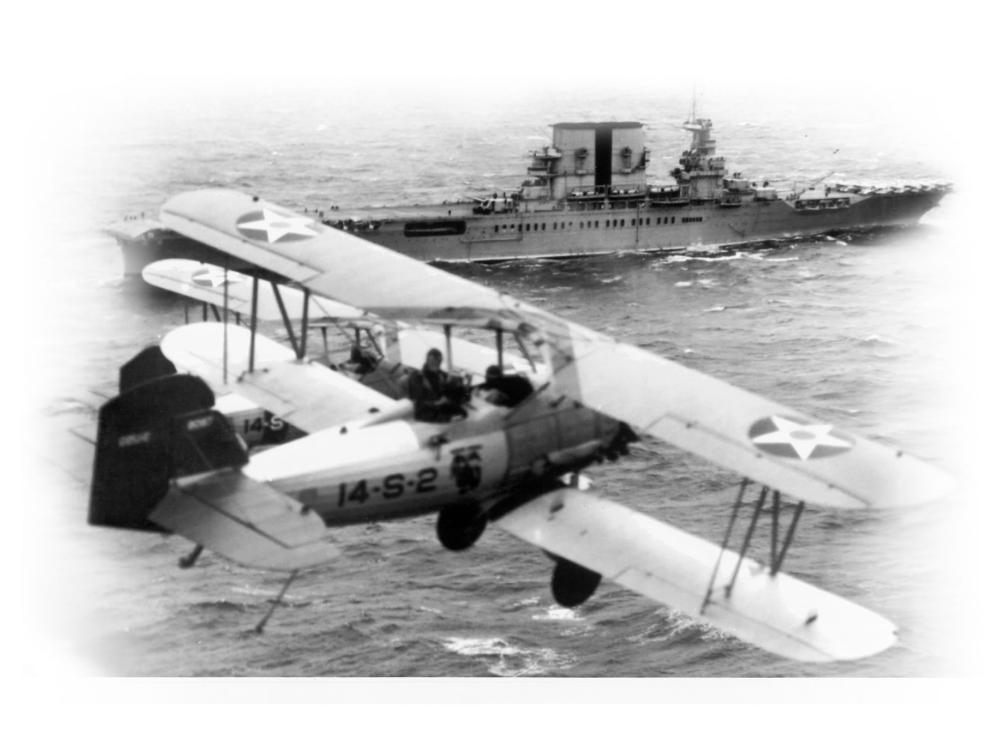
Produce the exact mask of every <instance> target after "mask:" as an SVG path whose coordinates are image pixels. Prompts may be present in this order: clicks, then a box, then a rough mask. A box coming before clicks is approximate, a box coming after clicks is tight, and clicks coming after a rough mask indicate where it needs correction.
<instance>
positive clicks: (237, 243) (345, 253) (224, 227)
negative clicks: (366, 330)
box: [160, 189, 518, 319]
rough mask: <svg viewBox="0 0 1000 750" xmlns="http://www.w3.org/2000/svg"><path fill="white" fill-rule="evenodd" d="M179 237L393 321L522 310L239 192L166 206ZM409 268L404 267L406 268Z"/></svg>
mask: <svg viewBox="0 0 1000 750" xmlns="http://www.w3.org/2000/svg"><path fill="white" fill-rule="evenodd" d="M160 217H161V220H162V221H163V223H164V224H166V225H167V226H168V227H170V228H171V229H173V230H174V231H176V232H178V233H180V234H183V235H185V236H188V237H191V238H192V239H195V240H198V241H199V242H203V243H205V244H206V245H210V246H212V247H215V248H218V249H219V250H222V251H223V252H225V253H228V254H230V255H233V256H234V257H237V258H240V259H242V260H245V261H247V262H249V263H252V264H254V265H256V266H260V267H261V268H266V269H268V270H270V271H273V272H275V273H277V274H280V275H281V276H284V277H286V278H289V279H291V280H292V281H295V282H298V283H300V284H302V285H303V286H305V287H308V288H309V289H311V290H312V291H314V292H316V293H318V294H321V295H323V296H324V297H329V298H330V299H335V300H339V301H341V302H345V303H347V304H355V302H354V301H353V300H358V301H360V302H362V303H363V304H362V305H361V306H362V307H363V308H364V309H365V310H368V311H370V312H373V313H375V314H376V315H381V316H383V317H388V318H392V319H399V318H404V319H405V318H420V317H424V316H426V315H432V314H433V313H437V312H440V311H441V310H444V309H447V308H470V309H482V310H488V311H494V312H498V313H499V312H502V311H505V310H507V309H508V308H510V307H512V306H515V307H516V305H517V304H518V303H517V301H516V300H511V299H510V298H507V297H505V296H504V295H501V294H499V293H497V292H494V291H491V290H489V289H486V288H485V287H482V286H480V285H479V284H476V283H474V282H472V281H467V280H465V279H460V278H458V277H457V276H454V275H453V274H450V273H447V272H446V271H442V270H440V269H437V268H434V267H432V266H428V265H426V264H424V263H420V262H419V261H415V260H411V259H409V258H405V257H404V256H402V255H400V254H399V253H396V252H394V251H392V250H388V249H386V248H384V247H381V246H379V245H375V244H373V243H370V242H367V241H366V240H363V239H361V238H359V237H356V236H354V235H352V234H348V233H346V232H341V231H339V230H336V229H332V228H331V227H328V226H325V225H324V224H322V223H320V222H317V221H314V220H313V219H311V218H309V217H307V216H302V215H300V214H295V213H293V212H291V211H289V210H288V209H285V208H282V207H280V206H277V205H275V204H273V203H269V202H267V201H262V200H257V199H256V198H252V197H251V196H249V195H246V194H244V193H240V192H237V191H234V190H219V189H209V190H195V191H192V192H189V193H182V194H181V195H178V196H175V197H174V198H171V199H170V200H169V201H167V202H166V203H165V204H164V206H163V208H162V209H161V212H160ZM401 262H402V264H403V265H402V266H401V265H400V263H401Z"/></svg>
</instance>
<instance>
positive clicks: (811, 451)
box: [748, 416, 854, 461]
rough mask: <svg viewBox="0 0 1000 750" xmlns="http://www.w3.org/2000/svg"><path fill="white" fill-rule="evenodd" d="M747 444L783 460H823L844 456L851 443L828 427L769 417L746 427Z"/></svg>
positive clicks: (799, 420) (789, 418) (795, 418)
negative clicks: (841, 454)
mask: <svg viewBox="0 0 1000 750" xmlns="http://www.w3.org/2000/svg"><path fill="white" fill-rule="evenodd" d="M748 437H749V438H750V442H751V443H753V444H754V445H755V446H757V447H758V448H760V449H761V450H762V451H764V452H765V453H770V454H771V455H772V456H781V457H783V458H798V459H801V460H802V461H807V460H809V459H811V458H827V457H829V456H836V455H837V454H839V453H846V452H847V451H849V450H850V449H851V448H853V447H854V441H853V440H852V439H851V438H850V437H849V436H848V435H845V434H844V433H842V432H840V431H839V430H835V429H834V428H833V425H830V424H811V423H809V422H806V421H804V420H802V419H799V418H797V417H781V416H772V417H764V418H763V419H758V420H757V421H756V422H754V423H753V424H752V425H750V431H749V433H748Z"/></svg>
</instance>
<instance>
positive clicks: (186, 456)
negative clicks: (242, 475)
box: [87, 350, 247, 531]
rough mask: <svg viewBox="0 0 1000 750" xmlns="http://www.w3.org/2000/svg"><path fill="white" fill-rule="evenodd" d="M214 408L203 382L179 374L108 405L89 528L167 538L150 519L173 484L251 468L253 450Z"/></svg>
mask: <svg viewBox="0 0 1000 750" xmlns="http://www.w3.org/2000/svg"><path fill="white" fill-rule="evenodd" d="M147 351H148V350H147ZM134 361H135V360H133V362H134ZM122 380H123V384H124V381H125V377H124V374H123V378H122ZM214 404H215V396H214V395H213V394H212V390H211V389H210V388H209V387H208V386H207V385H206V384H205V382H204V381H203V380H201V379H200V378H197V377H195V376H193V375H177V374H173V375H163V376H160V377H156V378H154V379H152V380H146V381H145V382H142V383H141V384H140V385H137V386H135V387H133V388H131V389H130V390H127V391H125V392H123V393H122V394H120V395H119V396H117V397H116V398H113V399H111V400H110V401H108V402H107V403H106V404H104V406H102V407H101V410H100V412H99V414H98V422H97V450H96V453H95V455H94V473H93V479H92V481H91V486H90V511H89V515H88V519H87V520H88V522H89V523H91V524H93V525H95V526H112V527H116V528H123V529H138V530H146V531H162V529H160V528H159V527H158V526H157V525H156V524H154V523H152V522H150V521H149V520H148V518H147V516H148V515H149V513H150V512H151V511H152V510H153V508H154V507H155V506H156V504H157V503H158V502H159V501H160V500H161V499H162V498H163V496H164V495H165V494H166V493H167V490H168V489H169V486H170V480H171V479H173V478H176V477H184V476H189V475H191V474H198V473H202V472H207V471H212V470H214V469H219V468H224V467H233V466H242V465H243V464H245V463H246V462H247V452H246V448H245V447H244V446H243V443H242V442H241V441H240V440H239V438H238V437H237V436H236V434H235V433H234V432H233V429H232V427H231V426H230V424H229V422H228V421H227V420H226V419H225V417H223V416H222V415H221V414H219V413H218V412H217V411H214V410H213V409H212V407H213V406H214Z"/></svg>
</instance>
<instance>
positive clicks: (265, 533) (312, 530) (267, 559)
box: [150, 470, 339, 571]
mask: <svg viewBox="0 0 1000 750" xmlns="http://www.w3.org/2000/svg"><path fill="white" fill-rule="evenodd" d="M150 520H151V521H153V522H154V523H156V524H158V525H159V526H162V527H163V528H165V529H169V530H170V531H173V532H174V533H176V534H180V535H181V536H183V537H186V538H187V539H190V540H191V541H193V542H195V543H197V544H200V545H202V546H203V547H205V548H206V549H210V550H212V551H213V552H215V553H217V554H219V555H222V556H223V557H225V558H227V559H229V560H232V561H233V562H235V563H238V564H240V565H246V566H248V567H251V568H263V569H265V570H285V571H291V570H300V569H302V568H310V567H314V566H317V565H323V564H324V563H327V562H330V561H331V560H333V559H334V558H336V557H337V556H338V554H339V550H338V549H337V548H336V547H334V546H333V544H332V541H331V539H330V536H329V532H328V530H327V528H326V526H325V525H324V524H323V521H322V519H320V517H319V516H318V515H317V514H316V513H315V512H314V511H312V510H309V509H308V508H306V507H305V506H304V505H302V504H301V503H299V502H297V501H296V500H293V499H292V498H291V497H289V496H288V495H285V494H282V493H280V492H278V491H277V490H274V489H272V488H271V487H268V486H267V485H266V484H262V483H259V482H255V481H254V480H252V479H250V478H249V477H247V476H245V475H244V474H243V473H242V472H240V471H233V470H226V471H221V472H217V473H215V474H212V475H209V476H207V477H203V478H200V479H198V480H197V481H195V482H187V483H179V484H177V485H175V486H174V487H173V488H172V489H171V491H170V492H169V493H168V494H167V496H166V497H165V498H164V499H163V500H162V501H161V502H160V504H159V505H157V506H156V508H155V509H154V510H153V512H152V513H151V514H150Z"/></svg>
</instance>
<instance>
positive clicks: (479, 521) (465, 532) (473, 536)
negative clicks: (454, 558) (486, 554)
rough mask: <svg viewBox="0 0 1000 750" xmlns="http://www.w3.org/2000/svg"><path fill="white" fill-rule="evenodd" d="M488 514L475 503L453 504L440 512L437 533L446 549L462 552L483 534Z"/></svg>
mask: <svg viewBox="0 0 1000 750" xmlns="http://www.w3.org/2000/svg"><path fill="white" fill-rule="evenodd" d="M485 528H486V516H485V515H484V514H483V512H482V511H481V510H480V508H479V507H478V506H475V505H452V506H449V507H447V508H443V509H442V510H441V512H440V513H439V514H438V520H437V535H438V539H439V540H440V541H441V544H442V545H443V546H444V547H445V549H450V550H452V551H453V552H461V551H462V550H465V549H468V548H469V547H471V546H472V545H473V544H475V543H476V540H478V539H479V537H480V536H482V533H483V530H484V529H485Z"/></svg>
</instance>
